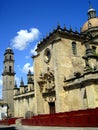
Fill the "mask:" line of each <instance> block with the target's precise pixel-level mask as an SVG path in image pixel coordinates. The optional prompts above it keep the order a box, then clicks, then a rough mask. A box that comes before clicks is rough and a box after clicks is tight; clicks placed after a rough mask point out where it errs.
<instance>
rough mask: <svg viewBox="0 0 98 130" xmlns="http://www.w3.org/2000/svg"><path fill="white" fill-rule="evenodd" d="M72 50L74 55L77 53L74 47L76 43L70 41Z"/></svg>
mask: <svg viewBox="0 0 98 130" xmlns="http://www.w3.org/2000/svg"><path fill="white" fill-rule="evenodd" d="M72 52H73V54H74V55H77V48H76V43H75V42H72Z"/></svg>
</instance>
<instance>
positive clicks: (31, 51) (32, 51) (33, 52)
mask: <svg viewBox="0 0 98 130" xmlns="http://www.w3.org/2000/svg"><path fill="white" fill-rule="evenodd" d="M36 48H37V44H36V45H35V47H34V48H33V49H31V50H30V53H31V54H32V55H36V54H37V52H36V51H35V50H36Z"/></svg>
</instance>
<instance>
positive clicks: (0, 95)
mask: <svg viewBox="0 0 98 130" xmlns="http://www.w3.org/2000/svg"><path fill="white" fill-rule="evenodd" d="M1 98H2V77H0V99H1Z"/></svg>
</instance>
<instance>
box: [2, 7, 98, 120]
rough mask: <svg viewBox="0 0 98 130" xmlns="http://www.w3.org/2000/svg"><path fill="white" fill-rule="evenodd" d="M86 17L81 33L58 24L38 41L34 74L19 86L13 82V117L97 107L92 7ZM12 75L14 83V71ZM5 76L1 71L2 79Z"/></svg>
mask: <svg viewBox="0 0 98 130" xmlns="http://www.w3.org/2000/svg"><path fill="white" fill-rule="evenodd" d="M92 14H93V15H92ZM88 19H89V21H88V24H87V22H86V23H85V24H84V26H83V27H82V29H81V32H80V33H79V32H77V31H75V32H74V31H73V30H72V29H69V30H67V29H66V28H65V27H64V28H61V27H60V26H59V25H58V26H57V28H56V29H55V30H53V32H51V33H50V34H49V35H48V36H47V37H46V38H44V39H43V40H42V41H40V42H39V43H38V45H37V49H36V51H37V55H35V56H33V57H32V58H33V60H34V75H33V74H31V72H30V71H29V72H28V75H27V81H28V84H27V85H24V83H23V80H22V79H21V83H20V87H19V88H18V87H17V85H16V84H15V85H14V97H13V98H14V116H15V117H26V118H28V117H30V116H32V115H40V114H52V113H60V112H67V111H75V110H83V109H88V108H96V107H98V88H97V87H98V37H97V36H98V18H97V17H96V12H95V10H94V9H89V11H88ZM96 20H97V25H96ZM94 23H95V24H94ZM89 24H90V25H91V26H90V25H89ZM13 72H14V71H13ZM6 76H7V77H9V75H8V73H7V75H6ZM12 77H13V82H14V73H13V75H12ZM4 78H6V77H5V75H4V73H3V81H4V82H5V79H4ZM10 79H11V76H10ZM4 87H5V85H4ZM12 88H13V87H12ZM12 91H13V90H12ZM7 94H8V91H7V93H6V94H5V95H7ZM4 97H6V96H4ZM8 103H9V102H8Z"/></svg>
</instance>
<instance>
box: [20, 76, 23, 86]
mask: <svg viewBox="0 0 98 130" xmlns="http://www.w3.org/2000/svg"><path fill="white" fill-rule="evenodd" d="M20 86H24V82H23V78H22V77H21V81H20Z"/></svg>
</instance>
